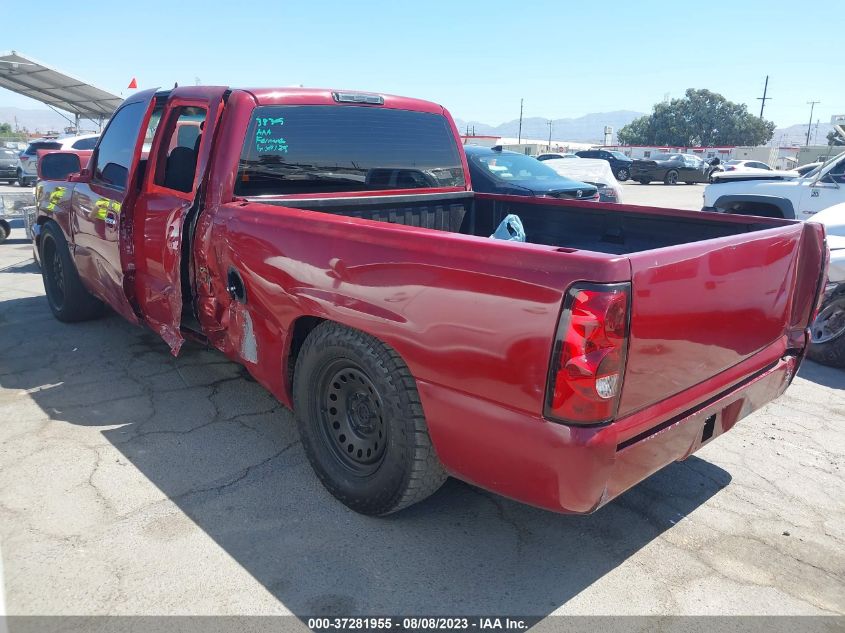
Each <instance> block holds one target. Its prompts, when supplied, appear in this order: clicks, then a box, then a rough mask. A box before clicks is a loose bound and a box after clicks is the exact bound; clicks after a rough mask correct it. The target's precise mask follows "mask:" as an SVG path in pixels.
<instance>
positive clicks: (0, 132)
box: [0, 123, 13, 136]
mask: <svg viewBox="0 0 845 633" xmlns="http://www.w3.org/2000/svg"><path fill="white" fill-rule="evenodd" d="M12 132H13V130H12V126H11V125H9V124H8V123H0V136H10V135H11V134H12Z"/></svg>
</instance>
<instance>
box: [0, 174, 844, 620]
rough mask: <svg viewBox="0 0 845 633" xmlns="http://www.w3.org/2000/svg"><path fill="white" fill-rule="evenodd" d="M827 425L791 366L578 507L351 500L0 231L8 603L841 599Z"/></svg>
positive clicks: (239, 405)
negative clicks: (763, 391) (74, 299)
mask: <svg viewBox="0 0 845 633" xmlns="http://www.w3.org/2000/svg"><path fill="white" fill-rule="evenodd" d="M696 193H697V194H698V195H700V189H698V190H697V191H696ZM843 423H845V372H843V371H839V370H834V369H829V368H825V367H822V366H819V365H815V364H812V363H810V362H807V363H805V364H804V366H803V367H802V369H801V372H800V374H799V376H798V378H797V379H796V380H795V383H794V385H793V386H792V387H791V388H790V389H789V391H788V392H787V393H786V395H785V396H784V397H782V398H781V399H780V400H778V401H776V402H775V403H773V404H770V405H769V406H767V407H766V408H765V409H763V410H761V411H759V412H757V413H755V414H753V415H752V416H751V417H749V418H746V419H745V420H743V421H742V422H740V424H739V425H738V426H737V427H736V428H735V429H734V430H733V431H731V432H730V433H728V434H727V435H725V436H723V437H721V438H719V439H718V440H716V441H715V442H714V443H712V444H710V445H709V446H707V447H705V448H704V449H703V450H702V451H700V452H699V453H698V454H696V455H695V456H693V457H691V458H690V459H688V460H687V461H686V462H681V463H676V464H672V465H670V466H669V467H667V468H665V469H664V470H662V471H661V472H659V473H657V474H656V475H654V476H653V477H651V478H650V479H648V480H647V481H645V482H643V483H642V484H640V485H639V486H637V487H635V488H634V489H633V490H631V491H630V492H628V493H627V494H625V495H623V496H622V497H621V498H619V499H617V500H616V501H614V502H612V503H611V504H609V505H608V506H606V507H604V508H602V509H601V510H600V511H598V512H597V513H595V514H593V515H591V516H584V517H568V516H560V515H556V514H551V513H548V512H544V511H541V510H537V509H533V508H530V507H527V506H523V505H520V504H518V503H514V502H511V501H508V500H506V499H502V498H500V497H496V496H494V495H491V494H488V493H487V492H484V491H482V490H479V489H476V488H473V487H471V486H469V485H466V484H463V483H460V482H457V481H452V480H450V481H449V482H448V483H447V484H446V485H445V486H444V488H443V489H442V490H441V491H440V492H439V493H438V494H437V495H435V496H434V497H432V498H430V499H429V500H427V501H426V502H424V503H422V504H419V505H417V506H415V507H413V508H411V509H409V510H407V511H404V512H402V513H399V514H398V515H394V516H391V517H388V518H386V519H373V518H367V517H363V516H359V515H357V514H354V513H353V512H351V511H349V510H347V509H346V508H345V507H344V506H342V505H340V504H339V503H338V502H336V501H335V500H334V499H333V498H332V497H331V496H330V495H329V494H328V493H326V492H325V491H324V490H323V489H322V487H321V486H320V484H319V483H318V481H317V478H316V477H315V476H314V475H313V474H312V472H311V469H310V467H309V465H308V463H307V462H306V459H305V456H304V454H303V451H302V448H301V446H300V444H299V440H298V438H297V433H296V430H295V427H294V425H293V423H292V418H291V414H290V412H289V411H287V410H286V409H284V408H283V407H281V406H280V405H279V404H278V403H277V402H276V401H274V400H273V398H272V397H271V396H270V395H269V394H268V393H267V392H265V391H264V390H263V389H262V388H261V387H260V386H258V385H257V384H256V383H255V382H254V381H252V380H250V379H248V378H247V377H245V374H244V372H242V371H241V369H240V368H239V367H238V366H237V365H234V364H232V363H230V362H229V361H227V360H226V359H225V358H224V357H223V356H222V355H220V354H217V353H215V352H213V351H209V350H205V349H202V348H200V347H196V346H190V345H188V346H186V347H185V348H184V350H183V353H182V354H181V355H180V356H179V358H173V357H172V356H171V355H170V354H169V353H168V349H167V346H166V345H165V344H164V343H163V342H161V341H159V340H157V338H156V336H154V335H153V334H152V333H151V332H148V331H145V330H142V329H138V328H135V327H133V326H131V325H129V324H127V323H125V322H123V321H122V320H121V319H120V318H118V317H115V316H110V317H106V318H103V319H101V320H98V321H94V322H89V323H83V324H76V325H65V324H61V323H59V322H57V321H55V320H54V319H53V318H52V316H51V314H50V312H49V309H48V307H47V303H46V300H45V298H44V296H43V288H42V285H41V279H40V275H39V273H38V270H37V268H36V267H35V265H34V263H33V262H32V261H31V260H30V258H29V247H28V245H27V244H26V242H25V240H24V239H23V231H22V229H16V230H15V231H14V232H13V234H12V237H11V238H10V240H9V241H8V242H7V243H6V244H3V245H0V557H1V558H0V571H2V574H3V578H2V587H0V597H2V596H3V594H4V593H5V601H6V605H5V609H6V612H7V613H8V614H13V615H28V614H38V615H58V614H76V615H97V614H112V615H136V614H143V615H152V614H180V615H184V614H237V615H242V614H246V615H252V614H287V613H293V614H296V615H300V616H307V615H315V614H338V615H356V614H358V615H360V614H467V615H469V614H489V613H499V614H502V613H511V614H521V615H534V616H545V615H549V614H564V613H565V614H772V615H777V614H843V613H845V486H843V475H845V473H843V455H845V433H843V426H844V425H843ZM0 612H2V604H0Z"/></svg>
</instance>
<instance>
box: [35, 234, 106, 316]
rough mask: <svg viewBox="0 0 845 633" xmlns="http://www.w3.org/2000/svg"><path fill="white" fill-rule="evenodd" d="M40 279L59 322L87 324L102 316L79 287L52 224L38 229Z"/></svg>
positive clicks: (97, 303) (92, 299)
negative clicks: (39, 237) (39, 240)
mask: <svg viewBox="0 0 845 633" xmlns="http://www.w3.org/2000/svg"><path fill="white" fill-rule="evenodd" d="M41 277H42V279H43V281H44V292H45V293H46V294H47V303H49V304H50V310H51V311H52V312H53V316H55V317H56V318H57V319H58V320H59V321H64V322H65V323H74V322H76V321H87V320H88V319H93V318H95V317H98V316H100V315H101V314H102V312H103V304H102V303H101V302H100V301H99V300H98V299H97V298H95V297H94V296H93V295H91V294H90V293H89V292H88V291H87V290H86V289H85V287H84V286H83V285H82V281H81V280H80V279H79V273H77V271H76V265H75V264H74V263H73V260H72V259H71V257H70V251H69V250H68V247H67V241H66V240H65V236H64V234H63V233H62V230H61V229H60V228H59V227H58V225H56V224H55V223H54V222H47V223H46V224H45V225H44V226H43V227H42V229H41Z"/></svg>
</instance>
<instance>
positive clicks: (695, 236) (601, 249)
mask: <svg viewBox="0 0 845 633" xmlns="http://www.w3.org/2000/svg"><path fill="white" fill-rule="evenodd" d="M252 200H255V201H259V200H260V201H261V202H265V203H270V204H279V205H282V206H286V207H293V208H300V209H308V210H311V211H319V212H322V213H330V214H333V215H343V216H348V217H355V218H362V219H367V220H375V221H380V222H388V223H391V224H402V225H406V226H415V227H423V228H428V229H436V230H440V231H448V232H452V233H461V234H463V235H475V236H478V237H488V236H490V235H491V234H492V233H493V232H494V231H495V230H496V227H497V226H498V225H499V223H500V222H501V221H502V220H503V219H504V218H505V216H507V215H508V214H511V213H513V214H516V215H518V216H519V217H520V219H521V220H522V223H523V226H524V227H525V232H526V241H527V242H529V243H532V244H543V245H546V246H556V247H559V248H564V249H574V250H586V251H593V252H597V253H607V254H613V255H627V254H631V253H638V252H643V251H648V250H652V249H656V248H663V247H666V246H676V245H678V244H689V243H692V242H700V241H702V240H709V239H714V238H720V237H726V236H730V235H739V234H743V233H750V232H753V231H760V230H763V229H767V228H771V227H772V226H776V225H777V223H776V222H775V223H773V222H770V221H769V220H765V219H761V218H754V217H750V216H749V217H743V218H733V217H730V218H729V217H726V216H724V215H721V214H719V215H717V214H702V213H700V212H687V211H674V210H666V209H658V208H652V207H635V206H630V205H615V204H614V205H597V204H596V203H593V202H582V203H578V202H573V201H569V200H566V201H563V200H555V199H545V198H524V197H519V196H500V195H491V194H479V193H472V192H469V193H466V192H459V193H453V194H434V195H432V194H423V195H396V196H393V195H391V196H380V197H371V196H367V197H353V198H340V199H339V198H311V199H301V200H291V199H266V198H253V199H252Z"/></svg>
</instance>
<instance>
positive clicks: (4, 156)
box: [0, 147, 18, 185]
mask: <svg viewBox="0 0 845 633" xmlns="http://www.w3.org/2000/svg"><path fill="white" fill-rule="evenodd" d="M17 179H18V153H17V152H16V151H15V150H12V149H8V148H6V147H0V180H5V181H6V182H7V183H8V184H10V185H11V184H12V183H13V182H15V181H16V180H17Z"/></svg>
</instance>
